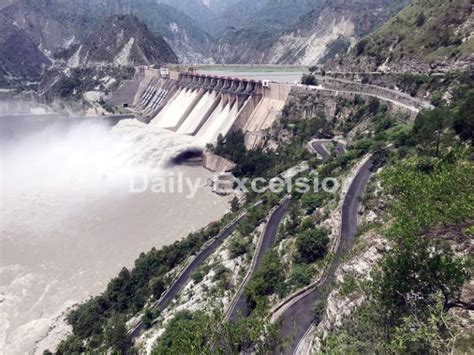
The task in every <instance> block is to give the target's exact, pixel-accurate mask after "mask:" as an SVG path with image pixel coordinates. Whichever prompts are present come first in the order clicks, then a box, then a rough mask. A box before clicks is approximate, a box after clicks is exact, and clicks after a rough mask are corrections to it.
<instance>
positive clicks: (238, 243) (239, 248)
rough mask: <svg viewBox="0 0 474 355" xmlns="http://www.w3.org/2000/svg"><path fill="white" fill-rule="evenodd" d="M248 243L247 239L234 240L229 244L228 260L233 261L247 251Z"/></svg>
mask: <svg viewBox="0 0 474 355" xmlns="http://www.w3.org/2000/svg"><path fill="white" fill-rule="evenodd" d="M249 247H250V242H249V240H248V239H247V238H242V237H238V238H234V239H232V240H231V241H230V243H229V253H230V258H231V259H235V258H237V257H239V256H241V255H244V254H246V253H247V252H248V251H249Z"/></svg>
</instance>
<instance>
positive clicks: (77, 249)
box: [0, 123, 228, 355]
mask: <svg viewBox="0 0 474 355" xmlns="http://www.w3.org/2000/svg"><path fill="white" fill-rule="evenodd" d="M135 126H136V129H140V131H139V132H140V133H139V134H137V133H136V132H135V133H133V132H132V131H131V129H132V128H133V127H135ZM142 128H143V127H142V126H140V125H135V124H132V125H131V124H130V123H128V124H127V123H125V128H124V127H122V128H121V129H120V127H119V128H118V129H117V130H116V131H117V132H118V133H116V134H112V135H110V134H109V131H108V130H106V129H105V128H103V127H100V128H97V127H93V128H90V127H80V129H74V130H72V131H71V132H68V133H67V134H62V133H61V134H58V132H55V131H53V132H52V133H51V132H48V133H47V134H45V133H44V132H42V133H40V134H38V135H36V136H35V137H33V138H31V137H27V138H25V139H24V140H23V141H22V142H18V143H17V144H16V143H15V144H13V146H9V147H8V149H2V155H1V156H0V158H1V161H0V162H1V164H2V166H1V168H2V170H1V178H2V180H1V196H0V201H1V206H0V216H1V225H0V232H1V233H0V292H1V294H0V302H1V303H0V313H1V314H0V319H1V322H0V353H2V354H12V355H14V354H25V353H34V352H37V353H42V350H43V349H44V348H45V347H54V345H55V343H57V341H58V339H59V337H60V335H61V331H60V330H58V329H59V328H54V329H50V328H51V326H52V325H53V324H56V323H57V322H56V320H57V318H59V319H62V318H63V317H61V316H60V315H61V314H62V312H63V311H64V310H65V309H66V308H67V307H69V306H71V305H73V304H75V303H77V302H81V301H84V300H86V299H87V298H88V297H89V296H91V295H96V294H98V293H100V292H101V291H102V290H103V289H104V287H105V285H106V284H107V282H108V281H109V280H110V279H111V278H112V277H113V276H115V275H116V274H117V273H118V272H119V271H120V269H121V268H122V267H123V266H128V267H130V266H133V261H134V260H135V259H136V258H137V257H138V256H139V254H140V253H141V252H143V251H148V250H150V249H151V248H152V247H157V248H159V247H161V246H163V245H166V244H170V243H172V242H173V241H176V240H178V239H181V238H182V237H184V236H185V235H187V234H188V233H189V232H190V231H193V230H196V229H199V228H201V227H203V226H205V225H207V224H208V223H210V222H211V221H215V220H218V219H219V218H220V217H221V216H222V215H223V214H224V213H225V212H226V211H227V210H228V201H227V200H225V199H223V198H221V197H218V196H217V195H215V194H213V193H212V192H211V191H210V189H209V188H208V187H207V186H206V184H207V180H208V179H209V178H210V177H211V174H210V173H209V172H208V171H206V170H204V169H203V168H200V167H176V168H173V169H171V170H167V169H164V168H162V169H159V170H156V169H152V170H150V169H148V166H147V163H148V161H147V160H151V159H154V160H156V159H157V158H156V152H157V151H159V150H160V142H159V141H160V139H150V136H149V132H148V131H147V130H146V128H145V129H144V130H143V131H142V130H141V129H142ZM147 132H148V133H147ZM153 134H156V132H154V133H153ZM124 135H129V136H133V139H132V140H130V139H122V138H124V137H123V136H124ZM141 135H143V137H141ZM153 137H155V136H153ZM157 137H161V136H159V135H158V136H157ZM139 138H143V139H139ZM140 142H143V144H144V146H143V149H141V148H140V144H141V143H140ZM168 143H169V142H168ZM153 144H156V146H153ZM132 145H133V146H132ZM150 145H152V146H150ZM3 148H5V147H3ZM132 148H133V149H132ZM145 148H146V149H145ZM167 149H168V150H170V147H167ZM131 154H132V155H133V156H131ZM130 162H133V163H136V162H140V164H141V167H140V168H137V166H135V165H132V164H130ZM155 165H156V161H153V162H150V166H153V167H155ZM170 173H174V174H175V176H177V175H178V173H181V174H182V176H183V179H185V180H186V178H191V180H189V181H191V182H192V183H193V186H194V185H195V186H198V188H197V192H196V196H195V197H194V198H192V199H190V198H188V197H189V196H188V195H189V194H190V192H191V189H190V188H187V186H186V185H185V186H184V187H183V193H171V192H169V190H170V189H169V188H168V192H160V193H157V192H156V193H155V192H153V191H152V189H151V188H152V187H153V184H152V183H151V181H152V179H153V178H155V179H156V178H157V177H162V176H165V175H169V174H170ZM131 176H133V177H134V178H133V179H132V180H131V178H130V177H131ZM146 180H148V182H149V184H148V188H147V189H144V187H145V182H146ZM156 181H158V180H155V185H156ZM159 181H161V180H159ZM167 181H168V180H167ZM186 181H187V180H186ZM131 187H132V188H133V190H135V191H138V190H145V191H144V192H133V193H132V192H130V191H131ZM155 187H156V186H155ZM156 190H161V191H163V188H160V189H156ZM175 191H177V189H175ZM197 206H202V207H205V208H197ZM55 332H56V333H57V334H54V333H55ZM52 333H53V335H52ZM47 335H48V337H47V338H46V339H45V340H43V341H41V342H40V343H39V344H37V342H38V341H39V340H41V339H43V338H44V337H45V336H47ZM55 336H56V338H55Z"/></svg>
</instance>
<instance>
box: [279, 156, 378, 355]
mask: <svg viewBox="0 0 474 355" xmlns="http://www.w3.org/2000/svg"><path fill="white" fill-rule="evenodd" d="M372 166H373V162H372V160H368V161H367V162H366V163H365V164H364V165H363V166H362V168H361V169H360V172H359V173H358V174H357V176H356V177H355V179H354V181H353V183H352V185H351V186H350V187H349V191H348V193H347V195H346V197H345V200H344V202H343V205H342V211H341V212H342V228H341V242H340V244H339V247H338V249H337V251H336V255H335V259H334V262H333V263H332V265H331V266H330V267H329V270H328V271H327V273H326V277H325V278H324V279H323V281H322V282H321V283H320V284H319V285H318V286H317V287H316V288H314V289H311V290H308V292H306V293H305V294H303V295H302V296H301V297H300V298H299V300H298V301H297V302H296V303H294V304H293V305H292V306H290V307H289V308H288V309H287V310H286V311H285V312H284V313H283V315H282V317H281V318H280V319H281V321H282V325H281V329H280V336H281V337H282V338H290V341H289V344H288V347H287V349H286V350H285V351H284V352H283V354H285V355H292V354H294V353H295V351H296V349H297V347H298V344H299V342H300V341H301V339H302V338H303V337H304V335H305V334H306V332H307V331H308V329H309V328H310V327H311V325H312V324H313V323H314V322H315V321H316V320H315V318H314V315H313V307H314V304H315V301H316V299H318V297H320V296H322V297H326V295H325V292H326V291H327V290H328V288H329V287H330V286H331V283H332V281H333V279H334V275H335V272H336V269H337V267H338V266H339V264H340V263H341V259H342V257H343V256H344V255H345V254H346V253H347V252H348V251H349V250H350V249H351V248H352V246H353V245H354V240H355V235H356V233H357V211H358V209H359V205H360V199H361V197H362V195H363V194H364V191H365V189H366V187H367V183H368V181H369V178H370V176H371V175H372V172H371V168H372Z"/></svg>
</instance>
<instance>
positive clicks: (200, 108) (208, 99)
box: [178, 92, 217, 135]
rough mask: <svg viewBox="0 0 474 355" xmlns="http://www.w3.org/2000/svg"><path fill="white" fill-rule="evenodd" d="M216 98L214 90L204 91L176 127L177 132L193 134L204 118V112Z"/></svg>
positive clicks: (205, 112) (206, 111)
mask: <svg viewBox="0 0 474 355" xmlns="http://www.w3.org/2000/svg"><path fill="white" fill-rule="evenodd" d="M216 99H217V93H216V92H206V93H205V94H204V95H203V97H202V98H201V99H200V100H199V102H198V103H197V105H196V107H195V108H194V109H193V110H192V111H191V113H190V114H189V116H188V117H187V118H186V120H185V121H184V123H183V124H182V125H181V127H180V128H179V129H178V133H179V134H188V135H194V134H195V133H196V131H197V130H198V128H199V127H200V126H202V124H203V123H204V122H203V121H204V120H205V119H206V114H207V113H208V111H209V110H210V108H211V107H212V105H213V104H214V102H215V101H216Z"/></svg>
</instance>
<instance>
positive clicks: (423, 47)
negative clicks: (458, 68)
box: [354, 0, 474, 65]
mask: <svg viewBox="0 0 474 355" xmlns="http://www.w3.org/2000/svg"><path fill="white" fill-rule="evenodd" d="M471 11H472V3H471V1H470V0H450V1H443V0H415V1H413V2H412V3H411V4H410V5H408V6H407V7H406V8H405V9H404V10H402V11H401V12H400V13H399V14H398V15H397V16H395V17H394V18H392V19H391V20H390V21H388V22H387V23H386V24H385V25H383V26H382V27H381V28H380V29H379V30H377V31H376V32H375V33H374V34H372V35H370V36H368V37H367V38H365V39H363V40H362V41H360V42H359V43H358V44H357V46H356V47H355V49H354V54H355V56H356V57H361V56H367V57H369V58H371V59H372V60H373V61H374V62H375V64H377V65H380V64H382V63H383V62H384V60H385V59H386V58H389V62H395V63H396V62H400V61H409V60H412V61H415V62H420V61H422V62H425V63H426V62H427V63H433V62H435V61H438V60H441V61H449V62H454V61H456V60H460V59H461V60H462V59H465V58H466V57H468V56H469V55H472V53H473V51H474V38H473V37H472V36H470V33H471V32H472V30H473V24H472V22H470V21H469V17H470V15H471Z"/></svg>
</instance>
